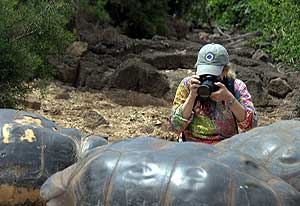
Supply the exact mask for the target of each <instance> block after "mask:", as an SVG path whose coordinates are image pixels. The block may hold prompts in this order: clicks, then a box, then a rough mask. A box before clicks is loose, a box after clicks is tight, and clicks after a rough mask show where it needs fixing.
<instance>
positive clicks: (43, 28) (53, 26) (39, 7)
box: [0, 0, 73, 107]
mask: <svg viewBox="0 0 300 206" xmlns="http://www.w3.org/2000/svg"><path fill="white" fill-rule="evenodd" d="M68 8H71V7H70V6H69V4H68V3H66V2H65V1H63V0H57V1H48V0H38V1H35V0H27V1H24V0H23V1H22V0H1V1H0V87H1V92H0V107H14V106H16V104H18V103H19V102H20V101H21V100H22V99H24V98H25V96H26V94H27V93H28V92H29V91H31V90H32V89H34V88H36V87H38V86H39V85H40V83H41V80H45V79H47V78H49V77H50V76H51V72H52V70H51V68H50V67H49V66H48V65H47V63H46V58H47V55H50V54H58V53H59V52H60V51H62V50H63V49H64V47H65V44H66V43H67V42H69V41H70V40H72V39H73V35H72V34H70V33H68V32H67V31H66V30H65V25H66V24H67V22H68V14H70V10H68ZM8 17H9V18H8ZM36 79H39V81H33V80H36Z"/></svg>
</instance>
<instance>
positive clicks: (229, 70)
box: [224, 63, 236, 79]
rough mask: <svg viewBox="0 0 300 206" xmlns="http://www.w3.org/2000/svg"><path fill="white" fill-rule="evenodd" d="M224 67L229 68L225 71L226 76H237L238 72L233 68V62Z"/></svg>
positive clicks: (233, 77)
mask: <svg viewBox="0 0 300 206" xmlns="http://www.w3.org/2000/svg"><path fill="white" fill-rule="evenodd" d="M224 69H225V70H227V72H226V73H225V77H226V78H229V79H235V78H236V73H235V71H234V70H233V67H232V64H230V63H229V64H226V65H225V66H224Z"/></svg>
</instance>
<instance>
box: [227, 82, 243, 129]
mask: <svg viewBox="0 0 300 206" xmlns="http://www.w3.org/2000/svg"><path fill="white" fill-rule="evenodd" d="M234 81H235V79H233V78H229V79H227V78H225V79H224V80H223V82H224V85H225V86H226V88H227V89H228V90H229V91H230V92H231V94H233V96H234V98H236V97H235V92H234ZM232 116H233V119H234V124H235V128H236V131H237V132H239V128H238V125H237V121H236V117H235V115H234V114H233V113H232Z"/></svg>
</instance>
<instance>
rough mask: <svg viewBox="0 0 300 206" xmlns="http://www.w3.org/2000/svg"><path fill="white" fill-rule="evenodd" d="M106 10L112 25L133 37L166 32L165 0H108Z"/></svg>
mask: <svg viewBox="0 0 300 206" xmlns="http://www.w3.org/2000/svg"><path fill="white" fill-rule="evenodd" d="M106 10H107V12H108V13H109V16H110V18H111V20H112V24H113V25H114V26H119V27H120V28H121V29H122V31H123V32H124V33H125V34H127V35H128V36H130V37H133V38H144V37H146V38H149V37H150V38H151V37H152V36H153V35H155V34H160V35H165V34H166V33H167V27H166V19H167V14H168V13H167V12H168V5H167V0H160V1H157V0H126V1H124V0H109V1H108V3H107V5H106Z"/></svg>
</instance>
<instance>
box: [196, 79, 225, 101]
mask: <svg viewBox="0 0 300 206" xmlns="http://www.w3.org/2000/svg"><path fill="white" fill-rule="evenodd" d="M199 80H200V82H201V85H200V87H199V88H198V96H199V97H202V98H209V97H210V95H211V93H212V92H215V91H218V89H219V87H218V86H216V85H215V82H221V78H220V77H219V76H214V75H210V74H207V75H200V76H199Z"/></svg>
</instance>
